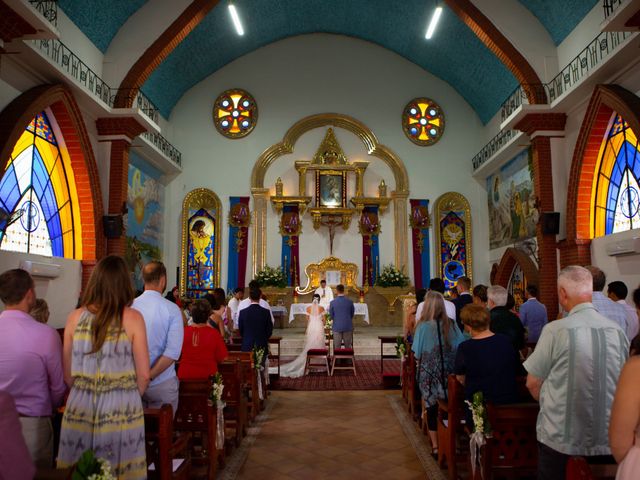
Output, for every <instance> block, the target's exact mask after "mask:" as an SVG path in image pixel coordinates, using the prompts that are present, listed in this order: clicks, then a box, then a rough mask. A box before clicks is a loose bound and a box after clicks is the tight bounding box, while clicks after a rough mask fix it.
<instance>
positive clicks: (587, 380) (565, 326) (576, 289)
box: [524, 266, 629, 480]
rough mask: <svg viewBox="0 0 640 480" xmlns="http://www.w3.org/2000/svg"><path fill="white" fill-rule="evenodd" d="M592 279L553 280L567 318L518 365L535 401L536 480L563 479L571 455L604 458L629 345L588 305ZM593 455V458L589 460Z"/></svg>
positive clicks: (574, 274)
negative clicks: (523, 371) (536, 409)
mask: <svg viewBox="0 0 640 480" xmlns="http://www.w3.org/2000/svg"><path fill="white" fill-rule="evenodd" d="M591 294H592V277H591V273H589V270H587V269H586V268H584V267H578V266H571V267H567V268H565V269H564V270H562V272H560V275H559V276H558V300H559V302H560V305H561V306H562V308H563V309H564V310H565V311H567V312H569V315H568V316H567V317H565V318H563V319H561V320H556V321H553V322H551V323H549V324H547V326H545V327H544V328H543V329H542V335H541V336H540V339H539V341H538V344H537V345H536V349H535V350H534V352H533V353H532V354H531V356H530V357H529V358H528V359H527V360H526V361H525V362H524V367H525V368H526V369H527V371H528V372H529V375H528V377H527V388H528V389H529V391H530V392H531V395H532V396H533V398H535V399H538V400H539V401H540V413H539V415H538V422H537V427H536V431H537V438H538V479H540V480H542V479H544V480H556V479H558V480H560V479H564V478H565V470H566V465H567V461H568V460H569V458H570V457H571V456H572V455H581V456H585V457H588V460H593V461H597V460H601V459H600V458H597V457H601V456H603V455H609V454H610V453H611V452H610V449H609V437H608V426H609V416H610V413H611V403H612V402H613V396H614V394H615V391H616V384H617V382H618V376H619V375H620V370H621V369H622V366H623V365H624V363H625V361H626V360H627V356H628V352H629V341H628V340H627V336H626V334H625V332H624V331H623V330H622V329H621V328H620V327H619V326H618V325H617V324H616V323H614V322H612V321H610V320H608V319H607V318H605V317H604V316H603V315H601V314H600V313H598V312H597V311H596V309H595V308H594V306H593V305H592V304H591ZM590 457H594V458H590Z"/></svg>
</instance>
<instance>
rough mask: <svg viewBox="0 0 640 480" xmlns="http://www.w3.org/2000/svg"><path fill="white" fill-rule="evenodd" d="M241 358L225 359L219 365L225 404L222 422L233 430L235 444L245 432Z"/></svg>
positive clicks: (245, 418) (245, 401) (244, 396)
mask: <svg viewBox="0 0 640 480" xmlns="http://www.w3.org/2000/svg"><path fill="white" fill-rule="evenodd" d="M242 368H243V367H242V363H241V360H239V359H236V360H235V361H233V360H232V361H229V360H227V361H225V362H222V363H221V364H220V365H219V371H220V373H221V374H222V382H223V383H224V391H223V393H222V396H223V400H224V402H225V404H226V407H225V409H224V424H225V427H228V428H229V429H230V430H232V431H233V438H232V439H229V438H226V439H225V440H233V442H234V443H235V446H238V445H240V442H241V441H242V437H244V436H245V435H246V434H247V408H248V406H247V397H246V395H245V391H244V388H245V386H244V385H245V383H244V381H243V376H244V375H243V370H242Z"/></svg>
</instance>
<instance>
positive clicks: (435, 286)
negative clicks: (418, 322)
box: [416, 278, 456, 321]
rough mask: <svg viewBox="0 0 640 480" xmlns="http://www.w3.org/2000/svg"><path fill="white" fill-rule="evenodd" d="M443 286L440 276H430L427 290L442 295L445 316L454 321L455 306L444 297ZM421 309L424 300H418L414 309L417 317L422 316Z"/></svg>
mask: <svg viewBox="0 0 640 480" xmlns="http://www.w3.org/2000/svg"><path fill="white" fill-rule="evenodd" d="M444 287H445V286H444V282H443V281H442V279H441V278H432V279H431V281H430V282H429V290H430V291H432V292H438V293H439V294H440V295H442V300H443V302H444V308H445V311H446V312H447V316H448V317H449V318H450V319H452V320H453V321H455V319H456V306H455V305H454V304H453V302H450V301H449V300H447V299H446V298H444V290H445V288H444ZM423 309H424V302H420V303H419V304H418V308H417V310H416V318H417V319H420V318H422V310H423Z"/></svg>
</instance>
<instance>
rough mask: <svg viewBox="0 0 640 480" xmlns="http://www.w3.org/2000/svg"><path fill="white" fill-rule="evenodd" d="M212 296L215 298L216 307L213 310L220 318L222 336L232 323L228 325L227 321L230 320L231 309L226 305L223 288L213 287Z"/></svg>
mask: <svg viewBox="0 0 640 480" xmlns="http://www.w3.org/2000/svg"><path fill="white" fill-rule="evenodd" d="M213 298H215V299H216V304H217V305H218V308H217V309H214V310H213V312H215V313H217V314H218V316H219V317H220V318H221V319H222V328H223V330H222V336H223V337H224V336H225V335H226V332H227V330H229V331H230V328H232V327H233V326H232V325H229V322H230V321H231V309H230V308H229V307H228V306H227V296H226V294H225V293H224V289H222V288H214V289H213ZM212 308H213V307H212Z"/></svg>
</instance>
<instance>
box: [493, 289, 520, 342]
mask: <svg viewBox="0 0 640 480" xmlns="http://www.w3.org/2000/svg"><path fill="white" fill-rule="evenodd" d="M507 297H508V293H507V289H506V288H504V287H502V286H500V285H492V286H490V287H489V288H488V289H487V298H488V301H487V307H488V308H489V312H490V314H491V331H492V332H493V333H501V334H503V335H506V336H507V337H509V340H511V345H513V348H514V349H515V350H516V351H517V352H519V351H520V350H521V349H522V348H523V347H524V327H523V326H522V323H520V319H519V318H518V317H517V315H516V314H515V313H513V312H512V311H511V310H509V309H508V308H507V306H506V305H507Z"/></svg>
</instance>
